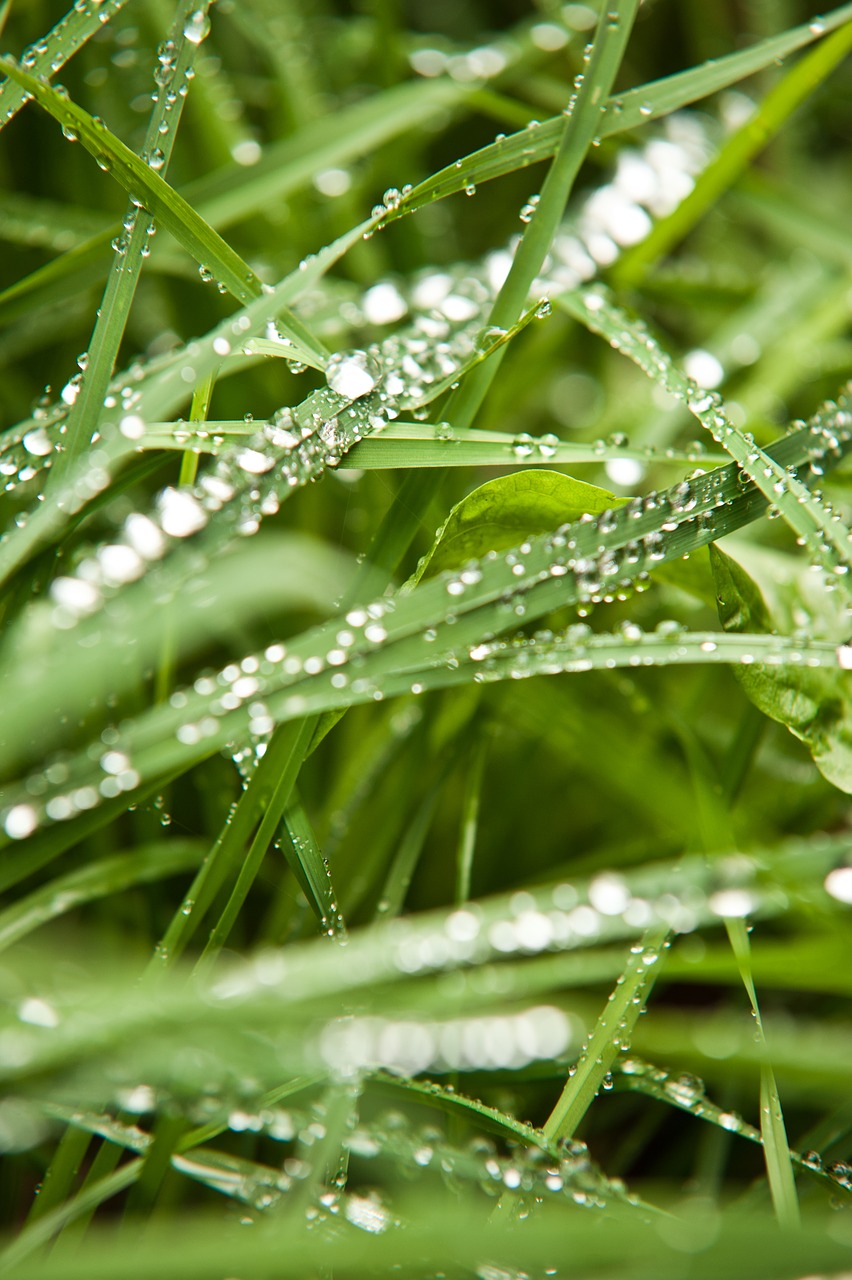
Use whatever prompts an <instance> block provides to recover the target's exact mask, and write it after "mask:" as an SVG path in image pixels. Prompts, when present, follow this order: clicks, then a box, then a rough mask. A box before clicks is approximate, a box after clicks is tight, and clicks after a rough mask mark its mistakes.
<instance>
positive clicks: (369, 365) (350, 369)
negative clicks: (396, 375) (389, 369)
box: [325, 351, 382, 400]
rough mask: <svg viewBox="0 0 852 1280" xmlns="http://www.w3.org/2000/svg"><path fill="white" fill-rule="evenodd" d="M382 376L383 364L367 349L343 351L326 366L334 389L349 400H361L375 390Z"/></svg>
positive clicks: (326, 371)
mask: <svg viewBox="0 0 852 1280" xmlns="http://www.w3.org/2000/svg"><path fill="white" fill-rule="evenodd" d="M381 376H382V366H381V364H380V362H379V361H378V360H377V359H376V357H375V356H372V355H370V354H369V353H368V352H366V351H341V352H337V353H336V354H335V355H333V356H331V357H330V358H329V361H328V363H327V365H326V368H325V377H326V382H327V383H328V385H329V387H330V388H331V390H332V391H336V392H337V394H338V395H340V396H345V397H346V399H347V400H360V399H361V398H362V397H363V396H367V395H369V394H370V392H371V391H373V390H375V388H376V385H377V384H378V382H379V381H380V379H381Z"/></svg>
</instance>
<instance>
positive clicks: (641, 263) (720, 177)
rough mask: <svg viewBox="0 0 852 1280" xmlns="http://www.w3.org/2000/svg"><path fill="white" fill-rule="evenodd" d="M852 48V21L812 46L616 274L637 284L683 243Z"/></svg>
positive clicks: (624, 259) (627, 282)
mask: <svg viewBox="0 0 852 1280" xmlns="http://www.w3.org/2000/svg"><path fill="white" fill-rule="evenodd" d="M850 49H852V22H850V23H848V24H847V25H846V26H844V27H841V28H840V29H839V30H838V31H835V32H834V33H833V34H832V35H830V36H829V37H828V38H827V39H826V40H823V41H821V42H820V43H819V44H818V45H817V46H816V48H815V49H812V50H811V51H810V53H808V54H807V55H806V56H805V57H804V58H802V59H801V61H799V62H797V63H796V65H795V66H794V67H792V68H791V70H789V71H788V72H787V74H786V75H785V76H784V77H783V78H782V79H781V80H780V81H779V82H778V83H777V84H776V85H774V86H773V88H772V89H771V90H770V91H769V93H768V94H767V95H766V97H765V98H764V99H763V101H762V102H761V103H760V105H759V106H758V107H757V109H756V111H755V113H754V115H753V116H751V117H750V118H749V119H748V120H747V121H746V123H745V124H744V125H743V126H742V127H741V128H740V129H738V130H737V132H736V133H735V134H733V136H732V137H730V138H729V139H728V140H727V142H726V143H725V144H724V146H723V147H722V149H721V150H720V151H719V153H718V154H717V155H716V156H715V157H714V158H713V160H712V161H711V162H710V164H709V165H708V166H707V168H706V169H705V170H704V172H703V173H702V174H701V175H700V177H699V178H698V181H697V182H696V184H695V186H694V187H693V189H692V191H691V192H690V193H689V195H688V196H687V197H686V199H685V200H683V201H681V203H680V204H679V205H678V206H677V208H676V209H674V210H672V212H671V213H670V214H669V215H668V217H666V218H662V219H660V221H659V222H657V223H655V225H654V227H653V228H652V230H651V232H650V234H649V235H648V237H647V238H646V239H645V240H643V241H642V243H641V244H639V245H636V246H634V247H633V248H632V249H630V250H629V251H628V252H627V253H626V254H624V256H623V257H622V258H621V260H620V261H619V263H618V265H617V266H616V268H615V271H614V277H615V279H616V280H617V281H618V282H619V284H625V285H629V284H635V283H636V281H637V280H639V279H640V278H641V277H642V275H643V274H644V273H645V272H646V271H647V270H648V267H649V266H650V264H651V263H653V262H656V261H658V260H659V259H661V258H663V257H664V256H665V255H666V254H667V253H669V252H670V251H671V250H672V249H673V248H674V246H675V245H677V244H679V243H680V241H681V240H683V239H684V237H685V236H686V235H688V234H689V232H690V231H691V230H692V228H693V227H694V226H695V224H696V223H697V222H698V221H699V220H700V219H701V218H702V217H703V216H704V214H705V213H706V212H707V210H708V209H710V208H711V207H712V206H713V205H714V204H715V203H716V202H717V201H718V200H719V198H720V196H722V195H723V194H724V192H726V191H727V190H728V189H729V188H730V187H732V186H733V185H734V183H735V182H736V181H737V179H738V178H739V177H740V175H741V174H742V173H743V172H744V171H745V169H746V168H747V167H748V165H749V164H750V162H751V161H752V160H753V159H754V157H755V156H756V155H759V153H760V152H761V151H762V150H763V149H764V147H766V146H767V145H768V144H769V142H770V141H771V140H772V138H773V137H774V136H775V135H776V134H777V133H778V132H779V130H780V129H781V128H782V127H783V125H784V124H785V123H786V121H787V120H788V119H789V117H790V116H791V115H792V114H793V112H794V111H795V110H796V109H797V107H799V106H801V104H802V103H803V102H804V101H805V100H806V99H807V98H808V97H809V96H810V95H811V94H813V93H814V92H815V91H816V90H817V89H818V88H819V87H820V85H821V84H822V83H823V81H824V80H825V78H826V77H827V76H829V75H830V74H831V72H832V71H834V70H835V69H836V67H838V66H839V64H840V63H841V62H842V61H843V59H844V58H845V57H846V56H847V54H848V53H849V51H850Z"/></svg>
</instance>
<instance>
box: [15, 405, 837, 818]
mask: <svg viewBox="0 0 852 1280" xmlns="http://www.w3.org/2000/svg"><path fill="white" fill-rule="evenodd" d="M320 420H321V422H323V423H325V422H327V415H325V416H323V415H321V416H320ZM826 422H830V423H832V424H833V425H832V427H831V431H832V432H834V434H831V435H830V437H829V444H831V442H832V441H835V440H836V430H837V413H834V414H832V413H831V412H828V413H827V414H824V415H822V416H821V417H819V418H818V421H817V424H816V427H815V434H816V436H817V437H820V436H821V435H822V433H823V431H824V429H825V424H826ZM280 429H281V430H282V431H285V432H286V431H288V428H286V427H281V428H280ZM791 439H792V438H791ZM323 447H325V446H323ZM248 454H249V456H246V451H244V450H243V451H241V453H240V456H241V458H242V464H243V465H244V466H245V465H248V466H249V467H250V468H255V467H256V466H257V465H258V463H257V459H256V458H255V454H257V455H259V458H260V459H261V460H262V458H263V457H264V456H265V455H263V454H262V451H260V450H249V451H248ZM303 460H304V459H303ZM264 465H265V464H264ZM720 478H721V479H722V480H723V479H724V474H723V473H720V472H716V473H712V474H710V475H707V476H698V477H696V478H695V479H694V480H693V481H691V482H686V481H684V482H681V483H680V484H678V485H676V486H674V487H673V488H672V489H671V490H669V491H668V492H667V493H665V494H653V493H652V494H648V495H645V497H643V498H641V499H635V500H633V501H632V502H631V503H629V504H627V505H626V506H625V507H623V508H621V509H620V510H618V511H614V512H605V513H604V514H603V515H602V516H599V517H597V518H596V519H592V518H591V517H590V518H588V519H584V520H582V521H580V522H579V523H578V524H577V525H575V526H568V527H566V529H565V530H561V531H557V533H556V534H554V535H552V536H549V537H543V538H539V539H536V540H534V541H532V542H530V543H529V544H524V545H523V546H522V547H521V548H520V549H519V551H520V558H519V556H518V555H517V553H516V552H512V553H509V556H512V557H513V562H512V564H511V566H510V568H511V572H512V575H513V580H516V586H515V587H514V588H513V593H512V596H511V597H510V598H508V599H507V605H508V607H509V608H510V610H511V611H512V612H513V613H514V614H516V615H517V614H518V607H519V600H520V599H522V598H523V594H524V593H530V592H532V591H534V590H544V589H545V588H547V584H548V582H552V581H554V580H558V581H559V582H560V586H559V593H560V599H563V600H564V599H565V598H566V591H567V590H568V588H569V586H570V588H571V592H573V598H575V599H577V601H578V602H580V603H583V602H585V603H587V604H592V603H595V602H598V601H606V600H607V599H611V598H614V597H615V596H619V595H623V594H624V592H625V591H627V590H628V589H633V588H634V587H637V586H639V587H641V585H642V575H643V574H644V573H645V572H646V569H645V565H646V562H647V564H648V565H652V564H653V562H655V561H656V560H657V559H663V558H667V557H669V556H670V555H672V554H678V553H679V551H680V548H679V546H678V544H677V543H676V542H675V543H673V544H672V546H671V547H668V546H667V542H668V540H670V539H672V538H675V537H676V536H677V534H678V529H679V527H680V525H681V524H682V523H684V522H685V523H687V524H691V523H692V522H693V521H694V522H696V524H697V529H698V536H700V538H701V540H702V541H709V540H710V539H711V538H712V537H713V536H714V532H715V531H714V527H713V524H712V519H711V517H712V514H713V511H714V510H715V509H716V508H717V507H718V506H720V505H722V504H724V501H725V499H724V498H723V496H722V495H723V488H724V486H723V485H720ZM202 485H203V486H204V489H203V493H204V494H205V499H206V502H207V503H208V504H210V505H211V506H213V507H214V508H215V505H216V504H217V503H221V502H222V501H223V500H225V498H226V493H227V491H228V489H227V480H226V479H225V477H224V476H223V475H219V476H217V475H216V474H215V473H211V474H210V475H209V476H207V477H205V479H204V480H203V481H202ZM217 485H221V486H223V487H222V488H221V489H217V488H216V486H217ZM204 510H205V508H204V507H203V506H202V505H200V504H199V503H198V501H197V499H196V498H194V497H193V496H192V495H191V494H178V492H177V491H172V492H171V493H168V494H166V495H165V496H164V497H163V499H161V519H160V523H156V522H154V521H152V520H151V519H150V518H149V517H144V516H141V515H136V516H134V517H131V518H130V521H129V522H128V524H129V525H130V523H131V522H132V528H131V529H129V532H130V536H131V539H132V540H134V541H135V543H136V546H135V548H134V549H135V550H136V551H137V553H138V554H139V553H140V548H144V550H145V552H146V554H147V555H148V556H149V557H156V556H157V555H160V554H162V551H163V543H164V536H163V535H164V532H165V531H166V530H167V531H168V533H169V534H170V535H172V536H181V531H185V532H184V534H183V536H188V533H189V532H191V531H193V528H194V526H195V525H196V524H200V523H201V515H200V514H199V513H202V514H203V513H204ZM163 521H165V525H166V530H164V529H163V527H162V523H163ZM694 537H695V535H694V534H693V540H694ZM116 545H120V544H116ZM111 556H112V560H113V561H114V562H115V563H114V564H113V565H112V567H109V564H106V565H105V564H104V563H102V562H95V561H94V560H93V559H91V558H90V561H89V567H88V569H87V575H82V576H78V577H77V578H76V579H71V578H67V579H60V580H59V585H57V586H56V588H55V591H56V592H57V593H59V596H61V598H56V600H55V602H56V606H57V607H58V608H60V609H63V610H65V611H67V616H68V617H69V619H70V623H73V616H74V613H75V611H76V612H77V613H81V612H82V611H84V610H89V609H91V608H93V607H96V605H97V603H98V599H99V595H98V593H99V591H100V590H101V586H102V581H103V579H104V576H105V574H107V573H111V574H113V575H114V576H115V575H117V574H119V573H127V572H129V571H130V569H131V568H134V567H135V562H134V566H130V565H129V561H128V564H127V565H125V564H124V561H125V560H127V555H126V552H115V551H113V552H111ZM508 559H509V557H508V556H507V557H498V556H492V557H486V559H485V560H484V561H483V562H482V563H481V566H479V567H476V569H475V572H474V569H473V568H471V569H470V570H469V571H468V570H463V571H462V573H461V574H460V575H448V577H447V580H446V583H445V588H444V589H445V590H447V591H448V592H449V593H450V594H451V595H452V596H453V597H454V608H458V606H459V605H460V604H462V603H463V599H460V597H461V598H463V597H465V596H466V595H467V594H468V593H471V592H472V593H473V596H472V599H471V603H472V605H474V606H475V604H476V600H477V599H478V598H479V597H478V595H477V593H481V592H482V591H487V590H488V588H489V580H493V581H494V582H495V583H499V582H504V581H505V565H507V564H508ZM504 562H505V564H504ZM84 563H85V562H84ZM99 566H100V567H99ZM98 574H99V575H100V578H97V576H96V575H98ZM69 584H76V585H74V586H73V587H72V586H71V585H69ZM504 589H505V588H504ZM519 592H520V593H521V595H520V597H519V596H518V593H519ZM569 594H570V592H569ZM393 608H394V604H393V602H392V601H391V600H385V601H381V602H374V604H373V605H371V606H370V607H369V608H368V609H358V610H352V611H350V614H349V615H347V617H346V619H345V624H344V625H342V626H341V625H340V624H337V629H336V632H335V631H328V639H327V640H324V644H325V645H327V649H325V650H320V651H317V649H316V648H314V647H313V644H315V642H311V641H310V640H307V641H304V643H303V647H302V648H303V651H302V652H301V653H300V652H298V650H296V651H288V649H287V647H286V646H282V645H273V646H270V647H268V649H267V650H266V651H265V652H264V653H263V654H261V655H257V656H249V657H248V658H246V659H244V660H243V662H242V663H240V664H231V665H230V666H229V667H228V668H226V669H224V670H223V672H221V673H220V674H219V676H218V677H217V678H215V679H210V678H206V677H205V678H204V679H202V680H200V681H199V682H197V683H196V686H195V691H194V692H195V694H197V695H199V696H200V697H201V698H202V699H203V701H204V710H203V712H199V711H196V712H195V714H194V715H190V714H188V713H189V708H190V706H191V701H190V700H189V699H188V698H187V696H186V695H185V694H176V695H175V696H174V697H173V699H172V707H173V709H174V711H175V712H176V714H177V716H178V717H180V719H179V720H178V721H177V725H176V732H177V737H178V740H179V741H180V742H182V743H184V744H186V745H187V746H189V747H192V746H194V745H195V744H197V743H199V742H201V741H203V740H204V739H205V738H207V737H210V736H211V735H213V736H215V735H216V734H217V733H219V732H220V730H219V718H220V717H223V716H225V715H227V714H229V713H230V712H233V711H236V710H238V709H239V708H240V707H241V706H243V705H245V707H246V710H247V711H248V724H247V726H246V727H247V728H248V729H249V731H250V732H257V731H259V730H261V729H262V730H264V731H266V732H268V731H269V729H270V728H271V724H272V721H273V720H274V719H275V718H277V716H278V715H280V714H281V713H282V712H283V713H284V714H297V713H300V711H299V708H297V707H296V705H295V704H296V702H297V701H299V697H300V695H298V696H294V697H293V698H291V699H290V701H291V702H292V705H290V703H289V702H288V703H285V704H284V705H282V704H281V703H280V701H279V703H278V704H277V708H273V707H272V705H271V702H270V698H271V697H272V696H273V695H274V694H276V692H277V691H278V690H281V691H284V690H286V689H287V688H288V687H289V686H291V685H292V684H294V683H297V682H298V681H300V680H302V679H305V678H306V677H309V678H315V677H319V676H320V675H323V673H327V674H325V679H326V680H327V681H328V684H329V687H330V688H331V689H334V690H342V689H345V688H346V687H347V685H349V684H350V679H349V676H348V675H347V672H346V670H345V668H347V667H352V668H353V669H354V667H355V666H356V665H357V663H358V662H363V660H364V658H365V657H367V656H369V654H370V653H371V652H372V651H373V650H374V648H375V647H376V646H377V645H381V644H382V643H383V642H384V641H385V640H386V638H387V634H388V633H387V627H386V625H385V623H384V618H385V617H386V616H387V615H388V614H389V613H390V612H391V611H392V610H393ZM444 613H446V611H445V610H444ZM65 617H66V614H62V615H60V616H58V617H57V619H56V621H57V622H58V623H59V624H60V625H61V624H62V623H63V621H64V619H65ZM448 619H449V615H446V617H445V622H447V621H448ZM70 623H69V624H70ZM327 630H328V629H327ZM421 639H422V644H423V646H424V649H425V648H428V645H429V644H430V642H431V643H434V640H435V633H434V632H432V631H430V630H428V629H427V631H425V632H424V633H423V635H422V637H421ZM577 640H578V637H577V636H576V634H574V635H571V636H569V637H568V638H567V640H566V642H565V644H563V646H562V648H563V650H564V649H565V648H566V647H570V645H571V644H576V642H577ZM668 642H669V645H670V638H668ZM601 643H607V641H602V642H601ZM488 644H489V642H484V645H483V642H481V641H480V642H477V644H476V645H474V647H473V648H472V649H471V651H470V653H469V657H470V658H471V659H472V660H473V661H475V662H482V661H484V660H486V659H492V658H495V657H499V654H500V652H501V650H500V649H499V648H497V649H491V648H489V647H487V646H488ZM702 644H706V646H707V647H706V648H705V652H709V648H710V646H714V647H715V646H716V642H714V641H712V640H709V639H708V640H707V641H706V642H702ZM718 647H719V648H721V647H722V646H721V642H720V644H719V646H718ZM538 648H539V651H542V650H544V646H543V645H541V644H539V646H538ZM801 648H802V650H803V652H802V654H801V657H800V658H796V657H795V653H796V646H795V643H794V642H792V643H791V642H790V641H786V640H784V639H783V638H778V639H777V640H773V641H772V642H771V646H770V652H769V653H768V654H766V655H764V656H765V660H767V661H770V662H771V661H773V660H774V655H775V654H778V655H779V658H778V660H783V661H788V662H794V661H799V660H800V661H802V662H805V663H811V662H814V661H815V660H818V661H820V662H823V661H829V662H830V661H831V660H832V659H831V655H830V654H825V655H822V656H819V655H818V654H817V651H816V650H815V649H814V648H813V647H811V648H810V649H808V648H807V646H801ZM503 652H506V651H505V650H504V651H503ZM509 656H510V659H511V660H512V661H513V662H514V657H513V656H512V655H509ZM538 657H539V655H538V653H537V652H536V647H535V645H532V646H528V647H527V650H526V651H525V652H524V653H522V654H521V655H520V657H519V662H520V665H515V666H514V667H513V671H512V674H515V675H517V674H524V673H528V674H533V673H534V672H536V671H548V670H564V669H574V670H583V669H588V666H587V665H585V664H586V663H587V662H588V659H587V657H586V656H584V655H577V654H576V653H575V654H574V655H573V659H576V664H575V665H574V666H573V668H571V667H570V666H568V665H566V654H565V653H564V652H563V653H562V656H561V659H560V661H561V664H562V665H560V664H559V663H557V664H556V665H548V664H551V663H552V661H553V655H552V654H550V655H548V654H547V653H546V652H542V653H541V658H542V661H541V662H540V663H539V662H538ZM573 659H571V658H570V656H568V661H572V660H573ZM638 660H639V661H643V660H644V659H643V658H640V659H638ZM738 660H740V661H747V660H748V654H747V653H746V652H745V651H744V652H743V653H742V654H741V655H740V656H739V659H738ZM762 660H763V659H762ZM838 660H839V661H840V662H842V663H843V662H845V661H846V649H845V648H844V647H841V651H840V654H839V657H838V656H837V655H835V661H838ZM447 661H448V662H449V663H450V665H452V664H453V662H455V663H456V664H457V663H458V657H455V658H454V657H453V653H452V651H450V652H449V653H448V655H447ZM616 661H618V658H617V657H616ZM537 663H538V665H536V664H537ZM485 670H487V668H485V667H483V671H485ZM351 691H352V697H353V699H357V698H359V697H362V696H363V695H364V694H365V693H366V694H367V695H368V696H369V693H370V686H369V684H368V682H367V681H366V677H365V676H364V675H359V676H358V677H357V679H353V680H352V683H351ZM196 705H198V703H197V699H196ZM307 709H308V704H307V703H303V704H302V706H301V710H303V711H304V710H307ZM130 754H132V753H130ZM33 785H36V784H35V783H34V784H33ZM110 785H112V784H110ZM38 786H39V787H40V788H41V789H42V791H44V790H45V788H44V784H43V783H39V784H38ZM78 789H79V790H80V797H81V804H80V805H78V804H76V802H75V803H74V804H72V805H71V806H70V807H69V805H68V803H67V793H66V792H63V798H62V799H61V800H58V801H57V805H54V806H53V809H54V810H55V809H57V807H58V808H60V809H61V810H62V814H63V816H72V815H73V813H75V812H77V811H79V808H80V807H81V806H82V807H91V804H92V803H97V802H98V798H99V797H98V792H97V790H94V791H93V789H92V787H91V783H90V781H87V782H86V783H83V784H81V786H80V787H79V788H75V791H76V790H78ZM50 790H53V788H50ZM93 795H94V800H92V796H93ZM83 802H85V803H83ZM25 812H26V813H27V814H28V815H29V814H31V813H34V812H35V811H34V810H32V806H31V805H29V804H27V806H26V807H25ZM46 816H47V817H48V818H50V817H51V816H52V814H50V813H48V814H46ZM30 821H31V819H30V818H29V817H28V818H27V821H23V819H20V820H19V819H18V818H16V819H15V820H14V821H13V823H12V828H13V829H14V830H15V831H16V832H20V831H21V830H22V829H23V828H25V827H27V826H28V825H29V823H30ZM32 821H36V822H38V821H39V818H38V816H35V817H34V818H32ZM31 829H33V828H31Z"/></svg>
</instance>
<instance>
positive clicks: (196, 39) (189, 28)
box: [183, 9, 210, 44]
mask: <svg viewBox="0 0 852 1280" xmlns="http://www.w3.org/2000/svg"><path fill="white" fill-rule="evenodd" d="M209 32H210V19H209V17H208V16H207V14H206V13H205V12H204V10H203V9H196V10H195V11H194V12H193V13H191V14H190V15H189V17H188V18H187V20H186V22H185V23H184V24H183V34H184V36H185V37H186V39H187V40H188V41H189V42H190V44H201V42H202V40H204V38H205V37H206V36H207V35H208V34H209Z"/></svg>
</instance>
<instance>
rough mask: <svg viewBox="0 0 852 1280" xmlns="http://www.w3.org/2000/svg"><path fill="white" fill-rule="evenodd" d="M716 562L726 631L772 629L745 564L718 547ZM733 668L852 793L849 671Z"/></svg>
mask: <svg viewBox="0 0 852 1280" xmlns="http://www.w3.org/2000/svg"><path fill="white" fill-rule="evenodd" d="M710 559H711V565H712V569H713V578H714V582H715V584H716V595H717V608H718V611H719V619H720V621H721V623H722V626H723V627H724V629H725V630H726V631H733V632H743V631H752V632H758V633H760V632H770V631H772V629H773V628H772V620H771V617H770V615H769V610H768V609H767V607H766V603H765V601H764V599H763V596H762V595H761V592H760V588H759V587H758V586H757V584H756V583H755V582H754V580H753V579H752V578H751V577H750V575H749V574H748V573H746V571H745V569H744V568H743V567H742V565H740V564H737V562H736V561H735V560H733V559H732V558H731V557H730V556H729V555H726V554H725V552H723V551H720V550H719V548H718V547H716V546H712V547H711V548H710ZM733 670H734V674H735V676H736V677H737V679H738V680H739V682H740V684H741V685H742V687H743V690H744V691H745V693H746V694H747V696H748V697H749V698H750V699H751V701H752V702H753V703H754V705H755V706H756V707H758V708H759V710H760V711H762V712H763V713H764V715H767V716H769V717H770V719H772V720H777V721H778V722H779V723H780V724H783V725H786V726H787V728H788V729H789V730H790V732H791V733H792V734H794V735H795V737H797V738H800V739H801V741H802V742H804V743H805V745H806V746H807V748H808V750H809V751H810V753H811V755H812V756H813V759H814V764H815V765H816V766H817V768H818V769H819V771H820V773H821V774H822V775H823V776H824V777H825V778H827V779H828V781H829V782H831V783H833V784H834V786H836V787H838V788H839V789H840V790H841V791H845V792H847V793H852V688H850V682H849V677H848V674H847V673H846V671H844V670H843V669H842V668H836V669H831V668H825V667H820V668H814V667H801V668H799V667H789V666H785V667H774V666H769V665H766V664H763V663H753V664H747V665H744V666H743V665H739V666H736V667H734V669H733Z"/></svg>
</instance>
